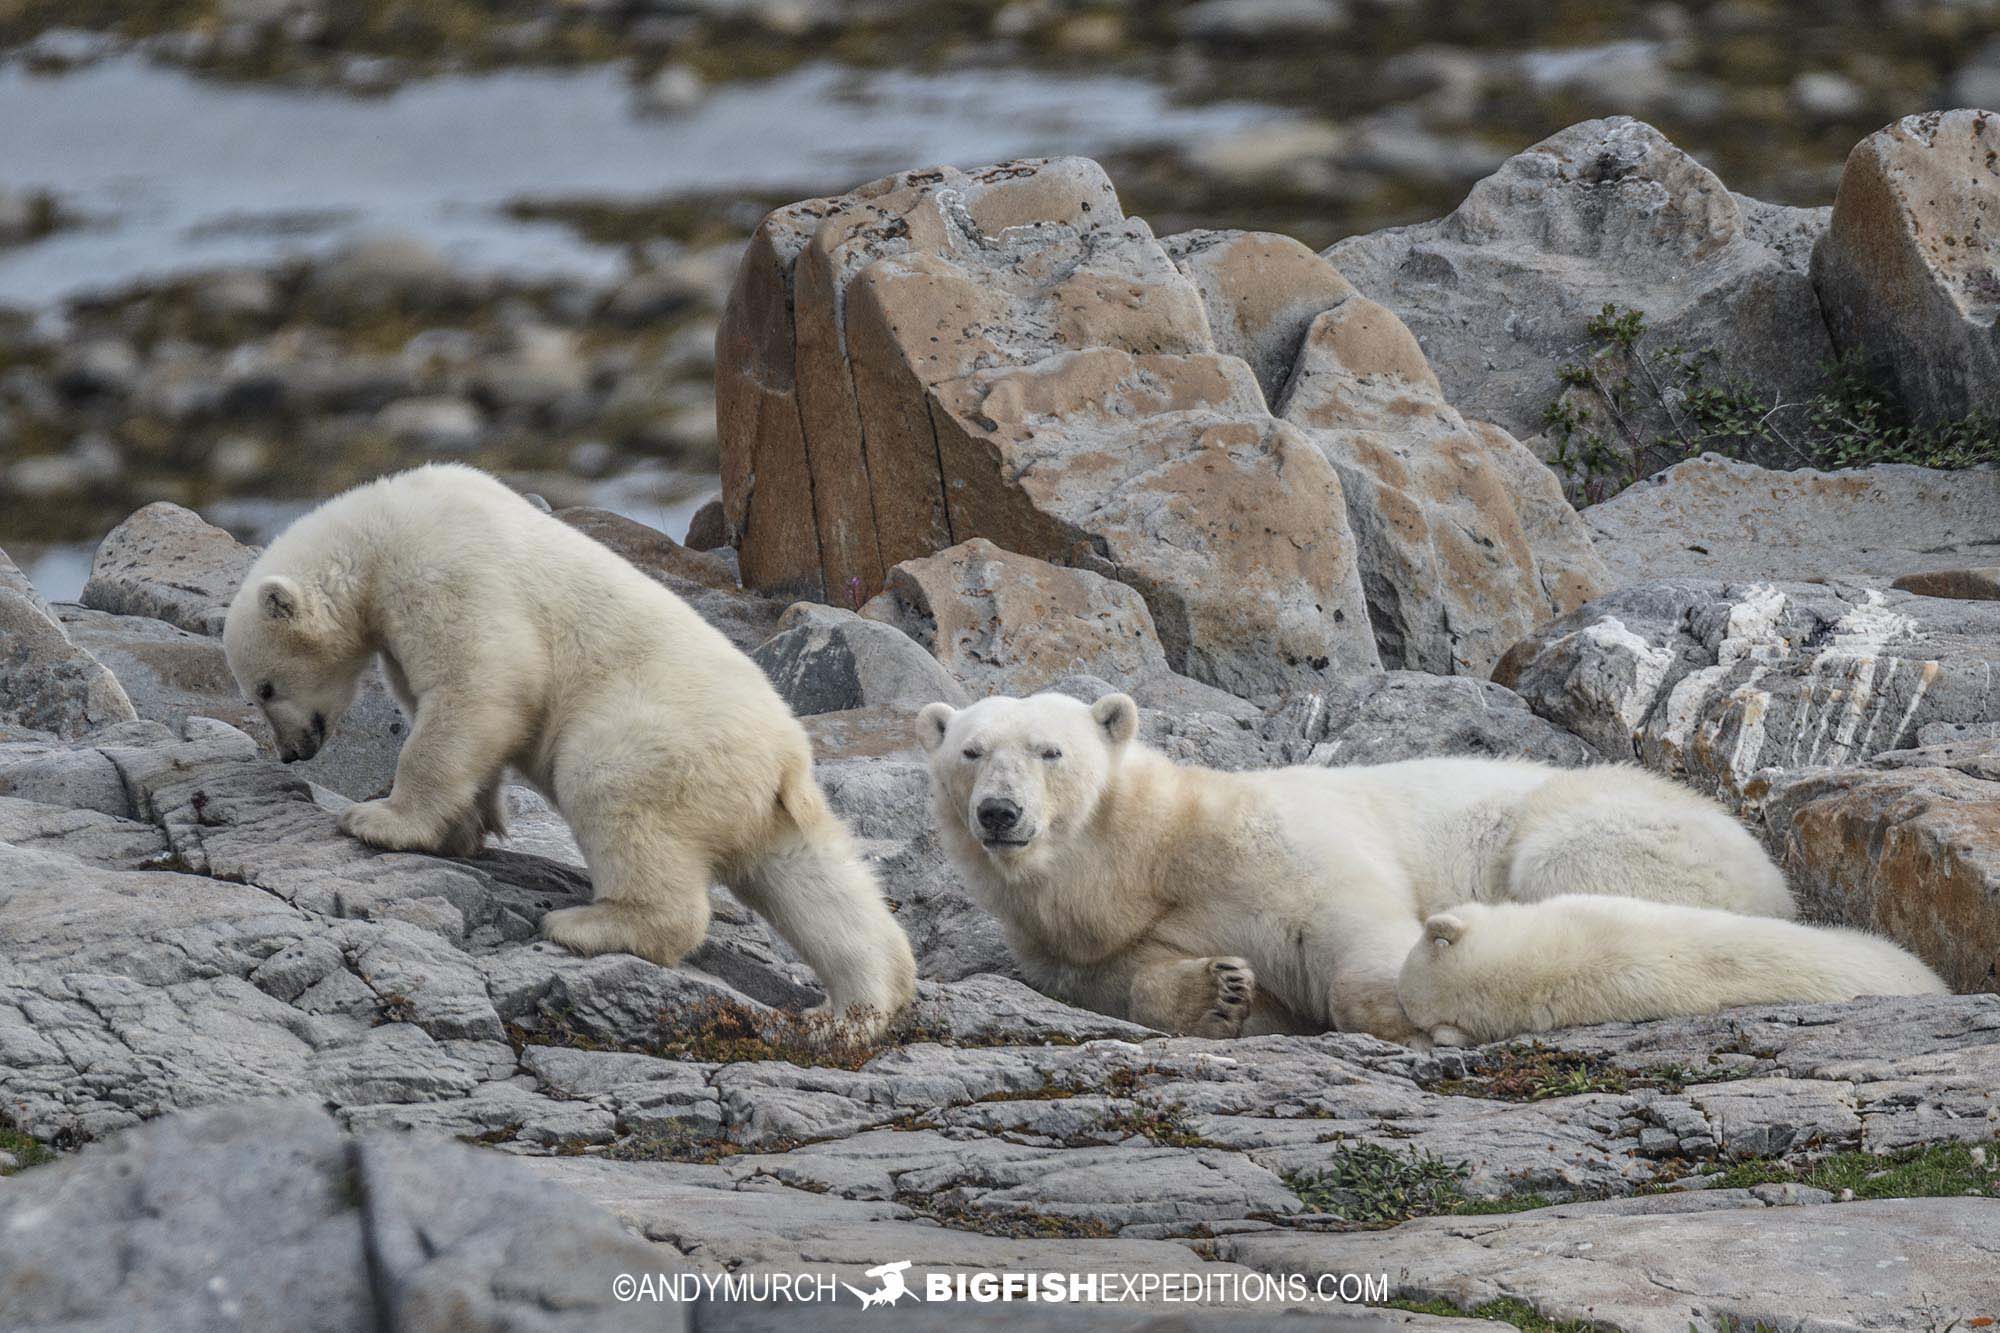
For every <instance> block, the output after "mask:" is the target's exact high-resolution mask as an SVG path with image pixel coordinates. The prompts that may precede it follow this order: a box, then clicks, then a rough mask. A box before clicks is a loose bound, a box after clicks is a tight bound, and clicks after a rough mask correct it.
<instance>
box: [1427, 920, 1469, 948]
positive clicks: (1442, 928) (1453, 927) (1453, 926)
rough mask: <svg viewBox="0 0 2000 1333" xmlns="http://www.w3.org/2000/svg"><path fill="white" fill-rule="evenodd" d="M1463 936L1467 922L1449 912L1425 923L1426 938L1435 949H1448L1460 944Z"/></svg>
mask: <svg viewBox="0 0 2000 1333" xmlns="http://www.w3.org/2000/svg"><path fill="white" fill-rule="evenodd" d="M1463 934H1465V922H1463V921H1461V920H1459V919H1458V918H1457V917H1455V916H1453V915H1451V914H1450V913H1449V912H1447V913H1444V914H1442V915H1439V916H1434V917H1432V918H1431V919H1430V920H1428V921H1426V922H1424V937H1425V938H1426V939H1428V940H1429V941H1430V942H1431V945H1432V947H1434V948H1438V949H1448V948H1450V947H1451V946H1452V945H1454V944H1456V943H1458V938H1459V936H1461V935H1463Z"/></svg>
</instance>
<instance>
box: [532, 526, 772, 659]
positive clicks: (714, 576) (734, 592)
mask: <svg viewBox="0 0 2000 1333" xmlns="http://www.w3.org/2000/svg"><path fill="white" fill-rule="evenodd" d="M556 517H557V518H560V519H561V520H562V521H563V522H565V523H567V524H569V525H570V526H571V527H573V528H575V529H576V530H577V531H579V532H581V533H583V534H585V535H586V536H589V537H592V538H595V539H596V540H598V541H600V542H602V543H604V544H605V545H606V546H608V547H610V548H611V549H612V550H613V551H616V552H617V553H618V554H619V555H620V556H622V557H624V558H625V559H626V560H629V561H631V562H632V564H633V565H635V566H637V567H638V568H639V570H640V571H642V572H643V573H645V574H646V575H647V576H648V577H650V578H652V579H653V580H654V581H655V582H657V583H661V584H664V585H665V586H666V587H667V588H668V589H669V590H671V591H672V592H673V593H674V594H675V595H676V596H678V597H680V598H681V599H682V600H684V601H685V602H687V604H688V605H689V606H691V607H693V608H694V609H695V613H696V614H697V615H699V616H700V617H701V618H702V619H703V620H706V621H707V622H708V623H709V624H711V625H713V626H715V627H716V628H717V629H719V630H721V631H722V632H723V633H724V634H725V635H727V636H728V638H729V641H730V642H731V643H733V644H735V645H736V646H737V647H738V648H741V649H742V650H743V651H744V652H746V653H747V652H751V651H754V650H755V649H756V648H757V646H758V645H759V644H762V643H764V642H765V641H767V640H768V639H770V637H771V636H772V635H773V634H775V633H776V632H777V629H778V620H779V617H781V616H783V615H784V613H785V607H786V604H785V603H784V602H783V601H780V600H779V599H777V598H774V597H764V596H759V595H758V594H756V593H752V592H745V591H744V590H743V589H742V588H740V587H738V586H737V582H736V574H735V571H734V570H732V569H731V568H730V565H729V562H728V561H726V560H723V559H720V558H718V557H717V556H716V555H714V554H712V553H710V552H706V551H695V550H691V549H690V548H688V547H685V546H682V545H681V544H680V543H679V542H677V541H675V540H674V539H673V538H672V537H669V536H667V534H666V533H664V532H660V531H658V530H657V529H654V528H649V527H647V526H646V525H645V524H643V523H638V522H634V521H633V520H632V519H629V518H625V517H623V516H621V515H618V514H614V513H612V512H610V511H609V510H606V509H591V508H574V509H564V510H561V511H560V512H558V513H557V515H556Z"/></svg>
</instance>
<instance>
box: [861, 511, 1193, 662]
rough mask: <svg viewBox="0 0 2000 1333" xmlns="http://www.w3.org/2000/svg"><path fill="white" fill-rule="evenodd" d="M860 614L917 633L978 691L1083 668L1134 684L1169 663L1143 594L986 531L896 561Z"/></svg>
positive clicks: (920, 640) (909, 633) (915, 635)
mask: <svg viewBox="0 0 2000 1333" xmlns="http://www.w3.org/2000/svg"><path fill="white" fill-rule="evenodd" d="M861 614H862V615H864V616H867V617H869V618H871V619H873V620H879V621H881V622H883V623H884V624H888V625H894V626H895V627H896V628H897V629H899V630H901V631H902V632H903V634H905V635H907V636H908V637H909V638H911V639H914V640H915V641H916V642H917V643H918V644H919V645H920V646H922V647H923V648H924V649H926V650H927V651H929V652H930V653H932V654H933V655H935V657H936V658H937V660H938V661H939V662H942V663H943V664H944V666H945V668H946V669H947V670H949V671H950V672H951V674H952V676H953V677H955V678H956V679H957V680H958V681H959V682H960V683H962V684H963V685H965V686H966V688H967V689H969V690H971V691H973V692H974V693H975V694H981V695H984V694H1033V693H1035V692H1036V691H1037V690H1042V689H1046V688H1047V687H1049V686H1050V685H1052V684H1054V683H1055V682H1056V681H1058V680H1060V679H1062V678H1063V677H1065V676H1073V675H1079V674H1087V675H1094V676H1099V677H1101V678H1103V679H1105V680H1107V681H1110V682H1112V684H1113V685H1115V686H1118V687H1120V688H1130V687H1131V686H1132V685H1133V684H1134V683H1135V682H1137V681H1138V680H1140V679H1142V678H1144V677H1147V676H1152V675H1158V674H1164V673H1166V672H1167V670H1168V668H1167V655H1166V651H1165V650H1164V649H1163V648H1162V647H1161V646H1160V639H1159V635H1158V634H1157V633H1156V632H1155V631H1154V629H1153V617H1152V615H1151V613H1149V612H1148V611H1147V610H1146V603H1145V601H1144V600H1143V599H1141V598H1140V596H1139V594H1138V593H1136V592H1134V591H1133V590H1132V589H1131V588H1129V587H1127V586H1126V585H1125V584H1122V583H1115V582H1113V581H1112V580H1110V579H1107V578H1105V577H1103V576H1102V575H1098V574H1093V573H1090V572H1089V571H1087V570H1081V569H1062V568H1059V567H1057V566H1055V565H1051V564H1048V563H1046V562H1045V561H1041V560H1035V559H1031V558H1030V557H1028V556H1024V555H1015V554H1013V553H1012V552H1010V551H1003V550H1001V549H1000V548H999V547H997V546H995V545H994V544H993V543H992V542H989V541H987V540H986V539H985V538H983V537H975V538H973V539H972V540H971V541H969V542H961V543H960V544H959V545H957V546H953V547H950V548H948V549H946V550H943V551H940V552H938V553H937V554H936V555H933V556H926V557H924V558H922V559H918V560H906V561H904V562H903V563H902V564H899V565H897V566H896V567H895V568H894V569H892V570H890V571H889V578H888V582H887V584H886V586H885V587H884V588H883V591H882V593H881V595H880V596H878V597H876V598H874V599H873V600H872V601H870V602H869V603H868V604H867V605H866V606H864V607H862V608H861Z"/></svg>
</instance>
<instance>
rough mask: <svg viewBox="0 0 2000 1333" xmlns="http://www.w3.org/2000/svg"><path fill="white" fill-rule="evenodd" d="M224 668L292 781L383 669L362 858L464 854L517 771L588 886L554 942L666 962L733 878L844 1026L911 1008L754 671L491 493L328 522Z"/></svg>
mask: <svg viewBox="0 0 2000 1333" xmlns="http://www.w3.org/2000/svg"><path fill="white" fill-rule="evenodd" d="M223 646H224V649H225V651H226V653H227V655H228V659H229V667H230V670H231V672H233V673H234V675H235V677H236V681H237V684H238V685H239V686H240V687H241V688H242V690H243V691H244V693H245V695H246V696H248V697H250V698H252V699H255V700H256V701H257V702H258V704H259V705H260V706H261V707H262V708H263V710H264V714H265V716H266V717H267V718H268V719H269V720H270V723H271V729H272V731H273V732H274V733H276V737H277V744H278V749H279V753H280V754H281V755H282V757H283V758H284V759H285V760H286V761H287V762H290V761H292V760H296V759H307V758H310V757H311V756H312V755H313V754H314V753H315V752H316V751H317V750H318V749H319V747H320V746H321V745H323V744H325V742H326V739H327V736H328V735H329V734H330V733H331V732H332V730H333V728H334V727H335V725H336V724H338V722H339V721H340V717H341V714H342V713H343V712H345V711H346V709H347V706H348V705H349V703H351V702H352V701H353V698H354V692H355V688H356V685H357V684H358V682H359V681H360V678H361V674H362V672H363V671H364V670H366V669H367V667H368V664H369V663H370V661H372V660H373V659H375V658H376V657H378V656H379V657H380V658H381V661H382V667H383V674H384V675H385V676H386V677H387V678H388V681H389V686H390V688H391V689H392V690H393V691H394V692H395V695H396V698H397V699H398V700H399V701H400V702H401V704H402V706H403V709H404V711H405V712H406V713H408V714H409V716H410V718H411V721H412V726H411V730H410V735H409V739H408V740H407V741H406V742H405V743H404V745H403V750H402V754H401V756H400V757H399V758H398V760H397V763H396V780H395V785H394V787H393V788H392V789H391V791H390V794H389V796H388V797H387V798H386V799H383V800H374V801H363V802H361V803H360V804H358V805H355V806H353V807H351V808H350V809H348V810H347V811H346V812H345V813H344V814H343V815H342V816H341V821H340V822H341V827H342V828H343V829H345V830H346V831H347V832H349V833H351V834H353V835H354V836H355V837H357V838H359V839H360V840H361V841H363V842H365V843H369V844H371V845H372V846H376V847H383V848H388V849H390V850H400V851H421V852H433V853H438V854H442V855H470V854H471V853H473V852H475V851H477V850H478V848H479V846H480V844H481V842H482V841H483V839H484V836H485V835H486V834H487V833H489V832H490V833H499V832H502V831H504V830H503V829H502V824H501V807H500V800H501V794H500V787H501V781H502V779H503V777H504V776H505V773H506V770H507V769H508V768H509V767H512V768H513V769H515V770H516V771H518V772H519V773H520V774H521V775H522V776H524V777H525V778H526V779H527V780H528V781H529V782H530V783H532V784H533V785H534V786H535V787H536V788H537V789H539V790H540V791H541V792H542V794H543V795H544V796H546V797H547V798H548V800H549V801H550V803H551V804H553V805H554V806H555V807H556V808H557V809H558V810H559V811H561V812H562V815H563V817H564V818H565V819H566V820H568V822H569V825H570V828H571V830H572V831H574V833H575V834H576V840H577V844H578V845H579V846H580V847H581V848H582V849H583V855H584V859H585V861H586V863H587V864H588V865H589V868H590V877H591V883H592V886H593V889H594V897H593V901H592V902H591V903H590V904H589V905H588V906H583V907H566V908H563V909H561V910H560V911H554V912H550V913H549V914H548V915H547V916H546V917H544V918H543V921H542V930H543V933H544V934H546V935H547V936H548V937H549V938H550V939H552V940H555V941H557V942H558V943H561V944H564V945H567V946H569V947H570V948H572V949H575V950H577V951H578V952H580V953H586V954H594V953H611V952H619V951H623V952H628V953H634V954H637V955H639V956H640V957H642V958H649V959H651V960H653V961H654V962H656V963H661V964H666V965H671V964H673V963H676V962H678V961H680V959H681V958H682V957H683V956H685V955H686V954H687V953H688V952H689V951H690V950H692V949H693V948H694V947H695V946H696V945H698V944H700V943H701V940H702V937H703V936H704V935H705V934H706V933H707V930H708V920H709V903H708V891H709V885H710V883H711V882H713V881H715V880H720V881H721V882H722V883H723V884H725V885H727V886H728V887H729V888H730V889H731V890H732V891H733V892H735V894H736V895H737V896H738V897H740V898H742V899H743V901H744V902H745V903H747V904H748V905H749V906H750V907H752V908H754V909H755V910H756V911H758V912H760V913H762V914H763V916H764V917H765V918H766V919H768V920H769V921H770V922H771V924H772V925H773V926H775V927H776V928H777V930H778V933H779V934H781V935H783V936H784V937H785V939H786V940H787V941H788V942H789V943H790V944H791V945H792V947H793V948H795V949H797V950H798V952H799V954H800V955H801V956H802V957H803V958H804V959H805V960H806V962H807V963H809V964H810V965H811V966H812V968H813V970H814V971H815V972H816V973H817V974H818V975H819V978H820V981H821V982H822V983H823V984H824V985H825V987H826V991H827V1007H828V1009H829V1010H830V1011H831V1012H832V1013H833V1014H834V1015H836V1016H852V1017H854V1018H855V1019H856V1020H857V1021H860V1022H862V1023H864V1024H866V1025H870V1026H876V1027H879V1025H880V1024H881V1023H882V1022H883V1021H884V1020H886V1018H887V1017H888V1016H889V1015H890V1014H893V1013H894V1012H895V1011H896V1010H898V1009H900V1008H901V1007H902V1006H903V1005H904V1004H905V1003H906V1002H907V1001H908V1000H909V999H910V997H911V996H912V994H913V993H914V991H915V986H916V982H915V975H916V968H915V964H914V962H913V960H912V958H911V955H910V946H909V942H908V940H906V939H905V938H904V935H903V932H902V930H901V929H900V928H899V927H898V926H897V925H896V922H895V919H894V918H893V917H891V916H890V914H889V911H888V908H887V906H886V905H885V904H884V903H883V901H882V896H881V893H880V892H879V890H878V889H877V887H876V885H875V881H874V879H873V877H872V876H871V875H870V874H869V872H868V870H867V869H866V867H864V866H863V865H862V863H861V861H860V859H859V857H858V856H857V855H856V852H855V849H854V846H853V844H852V841H851V840H850V839H849V837H848V834H847V830H846V829H845V828H844V827H843V826H842V825H841V823H840V821H839V820H838V819H837V818H835V816H834V815H833V813H832V812H831V811H830V810H829V809H828V808H827V805H826V801H825V798H824V796H823V795H822V794H821V792H820V789H819V787H818V785H817V784H816V783H815V782H814V781H813V776H812V750H811V747H810V745H809V743H808V742H807V739H806V734H805V731H804V729H803V728H802V727H800V725H799V723H798V720H797V719H796V718H794V717H793V716H792V714H791V710H790V709H789V708H787V707H786V706H785V703H784V701H783V700H782V699H780V698H779V697H778V695H777V693H776V691H774V690H773V689H772V688H771V686H770V684H769V683H768V682H767V681H766V680H765V678H764V675H763V673H762V672H761V671H759V670H758V669H757V666H756V664H755V663H753V662H752V661H751V660H750V659H749V658H748V657H746V656H745V655H744V654H743V653H742V652H740V651H738V649H737V648H736V647H735V645H733V644H731V643H730V642H729V640H728V639H726V638H724V637H723V636H722V635H721V634H720V633H719V632H718V631H716V630H715V629H714V628H713V627H711V626H710V625H709V624H708V623H707V622H705V621H703V620H702V619H701V617H699V616H697V615H696V614H695V613H694V611H693V610H691V609H690V608H689V607H688V605H687V604H686V603H685V602H683V601H681V599H680V598H678V597H676V596H674V595H673V593H671V592H669V591H668V590H667V589H665V588H663V587H661V586H660V585H659V584H657V583H655V582H654V581H653V580H651V579H649V578H647V577H646V576H645V575H644V574H641V573H640V572H639V571H638V570H636V569H634V568H633V567H632V566H631V565H629V564H627V563H626V562H625V561H624V560H621V559H620V558H619V557H618V556H616V555H615V554H613V553H612V552H611V551H609V550H608V549H606V548H605V547H603V546H601V545H599V544H598V543H597V542H594V541H592V540H591V539H590V538H588V537H586V536H584V535H583V534H582V533H579V532H577V531H575V530H574V529H573V528H571V527H570V526H569V525H568V524H566V523H563V522H561V521H560V520H558V519H556V518H553V517H551V516H549V515H547V514H545V513H543V512H541V511H540V510H538V509H536V508H535V507H534V506H533V505H531V504H529V503H528V502H527V501H526V500H524V499H522V498H521V497H520V496H518V495H515V494H514V493H513V492H512V491H510V490H508V489H507V488H506V487H504V486H502V485H501V484H500V483H499V482H497V481H494V480H493V479H492V478H491V477H488V476H486V475H485V474H484V473H481V472H477V471H475V470H473V469H471V468H467V467H459V466H455V465H441V466H437V465H434V466H430V467H423V468H418V469H417V470H415V471H413V472H406V473H402V474H400V475H398V476H393V477H387V478H384V479H383V480H381V481H377V482H374V483H372V484H369V485H366V486H362V487H358V488H357V489H355V490H352V491H349V492H347V493H346V494H344V495H341V496H338V497H336V498H334V499H332V500H329V501H328V502H327V503H325V504H323V505H321V506H320V507H319V508H318V509H315V510H313V511H312V512H311V513H310V514H307V515H306V516H305V517H304V518H301V519H300V520H298V522H296V523H294V524H293V525H292V526H291V527H290V528H288V529H286V531H285V532H284V534H283V535H282V536H280V537H279V538H278V539H277V541H275V542H273V543H272V544H271V546H270V549H268V550H266V551H265V552H264V554H263V555H262V556H261V557H260V558H259V559H258V561H257V563H256V564H255V565H254V566H253V567H252V568H251V570H250V572H249V574H248V575H247V576H246V577H245V579H244V582H243V587H242V588H241V589H240V590H239V591H238V593H237V595H236V599H235V601H234V602H233V603H232V605H231V606H230V608H229V616H228V620H227V622H226V624H225V626H224V630H223Z"/></svg>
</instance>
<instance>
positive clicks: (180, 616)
mask: <svg viewBox="0 0 2000 1333" xmlns="http://www.w3.org/2000/svg"><path fill="white" fill-rule="evenodd" d="M256 559H257V551H256V548H254V547H249V546H244V545H242V544H241V543H240V542H238V541H237V540H236V539H235V538H234V537H232V536H230V535H229V534H228V533H226V532H224V531H223V530H222V529H221V528H218V527H215V526H213V525H212V524H209V523H205V522H203V521H202V519H201V518H200V516H199V515H197V514H195V513H193V512H192V511H190V510H186V509H183V508H181V507H180V506H179V505H176V504H169V503H167V502H166V501H164V500H161V501H156V502H155V503H153V504H149V505H147V506H146V507H145V508H144V509H141V510H139V511H138V512H137V513H135V514H133V515H132V516H131V517H130V518H128V519H126V520H125V521H124V522H123V523H120V524H119V525H118V526H117V527H115V528H113V529H112V530H111V532H110V534H109V535H108V536H106V537H105V539H104V540H103V541H102V542H99V543H98V546H97V554H96V555H95V556H94V557H93V558H92V559H91V562H90V582H88V583H86V584H85V585H84V588H83V598H82V600H83V604H84V605H85V606H87V607H90V608H91V609H92V610H95V611H108V612H110V613H112V614H113V615H121V616H147V617H150V618H152V619H154V620H164V621H166V622H167V623H168V624H170V625H178V626H179V627H180V628H182V629H184V630H188V631H190V632H192V633H195V634H209V635H219V634H221V633H222V622H223V619H224V618H225V617H226V616H227V615H228V614H229V603H230V601H231V600H232V599H233V598H234V597H235V596H236V590H237V588H238V587H239V586H241V584H242V582H243V576H244V575H245V574H247V573H249V571H250V566H251V565H252V564H253V563H254V562H255V561H256Z"/></svg>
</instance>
